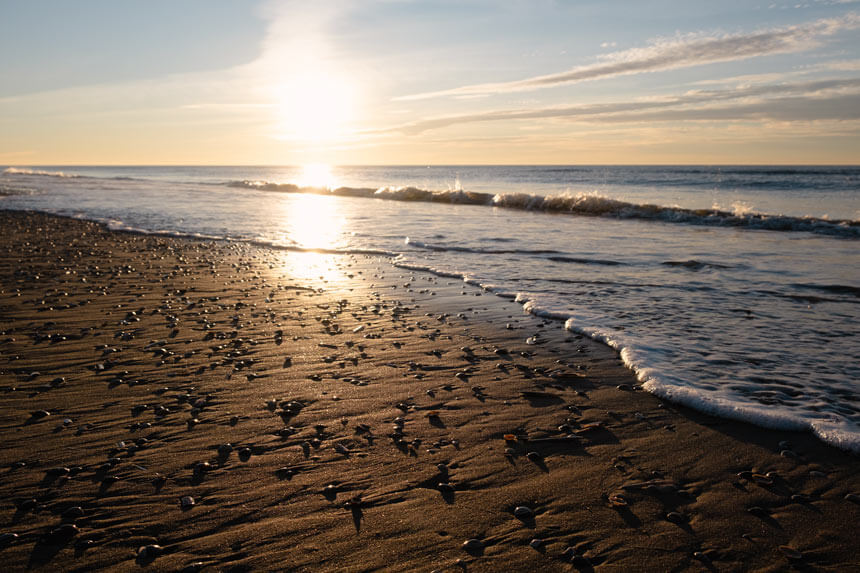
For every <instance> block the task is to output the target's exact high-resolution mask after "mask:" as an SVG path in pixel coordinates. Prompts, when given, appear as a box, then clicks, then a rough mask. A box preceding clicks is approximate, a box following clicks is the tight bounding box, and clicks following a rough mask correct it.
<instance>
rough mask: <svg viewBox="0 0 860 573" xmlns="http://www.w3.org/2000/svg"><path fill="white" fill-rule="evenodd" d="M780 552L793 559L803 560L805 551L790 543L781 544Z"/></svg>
mask: <svg viewBox="0 0 860 573" xmlns="http://www.w3.org/2000/svg"><path fill="white" fill-rule="evenodd" d="M779 550H780V552H781V553H782V554H783V555H785V556H786V557H787V558H788V559H789V560H791V561H802V560H803V553H801V552H800V551H798V550H797V549H795V548H794V547H789V546H788V545H780V546H779Z"/></svg>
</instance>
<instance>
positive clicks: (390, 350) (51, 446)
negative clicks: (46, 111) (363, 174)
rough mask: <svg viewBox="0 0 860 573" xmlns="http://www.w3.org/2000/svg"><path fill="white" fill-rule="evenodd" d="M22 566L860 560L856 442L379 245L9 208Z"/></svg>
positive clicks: (3, 414) (4, 383) (706, 564)
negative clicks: (133, 230)
mask: <svg viewBox="0 0 860 573" xmlns="http://www.w3.org/2000/svg"><path fill="white" fill-rule="evenodd" d="M0 229H2V237H3V242H2V248H0V397H2V403H0V404H2V406H0V438H2V443H3V447H2V449H0V476H2V479H0V559H2V560H3V563H4V565H5V569H6V570H9V571H23V570H40V571H97V570H111V571H236V572H238V571H293V570H295V571H375V570H390V571H434V570H437V571H463V570H466V571H577V570H579V571H591V570H594V571H745V570H756V571H786V570H798V571H851V570H860V540H859V539H858V535H857V530H858V523H860V460H858V459H857V458H855V457H852V456H849V455H846V454H844V453H842V452H840V451H838V450H835V449H833V448H831V447H828V446H825V445H823V444H822V443H820V442H819V441H817V440H816V439H815V438H813V437H812V436H809V435H805V434H797V433H790V432H777V431H769V430H762V429H760V428H756V427H753V426H750V425H745V424H740V423H736V422H730V421H725V420H719V419H715V418H711V417H708V416H704V415H701V414H697V413H695V412H691V411H689V410H685V409H681V408H678V407H676V406H673V405H672V404H669V403H664V402H661V401H660V400H658V399H656V398H655V397H653V396H651V395H649V394H647V393H645V392H642V391H640V390H638V389H637V384H636V380H635V379H634V377H633V375H632V374H631V373H630V371H628V370H627V369H626V368H624V367H623V365H622V364H621V362H620V360H619V359H618V357H617V356H616V354H615V353H614V351H612V350H610V349H609V348H606V347H604V346H602V345H599V344H597V343H594V342H592V341H590V340H587V339H584V338H582V337H580V336H577V335H572V334H570V333H567V332H565V331H563V329H562V328H561V327H560V325H559V324H557V323H550V322H546V321H542V320H541V319H537V318H534V317H531V316H529V315H526V314H524V313H523V312H522V309H521V307H520V306H519V305H518V304H516V303H514V302H511V301H506V300H502V299H500V298H498V297H495V296H492V295H489V294H486V293H482V292H481V291H480V290H477V289H475V288H473V287H470V286H468V285H464V284H462V283H460V282H457V281H453V280H447V279H440V278H438V277H433V276H430V275H422V274H418V273H413V272H410V271H405V270H403V269H398V268H396V267H394V266H392V265H391V264H390V263H389V262H388V261H386V260H383V259H379V258H372V257H355V256H346V255H322V254H313V253H311V254H302V253H296V252H288V251H279V250H274V249H265V248H260V247H255V246H252V245H247V244H229V243H219V242H205V241H194V240H186V239H175V238H169V237H157V236H143V235H134V234H129V233H113V232H110V231H107V230H106V229H105V228H104V227H102V226H100V225H98V224H95V223H90V222H84V221H77V220H73V219H66V218H60V217H53V216H48V215H43V214H34V213H14V212H0Z"/></svg>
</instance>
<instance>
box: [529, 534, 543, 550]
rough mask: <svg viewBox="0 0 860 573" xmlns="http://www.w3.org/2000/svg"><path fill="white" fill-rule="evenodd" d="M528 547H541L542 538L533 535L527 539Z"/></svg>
mask: <svg viewBox="0 0 860 573" xmlns="http://www.w3.org/2000/svg"><path fill="white" fill-rule="evenodd" d="M529 547H531V548H532V549H535V550H537V549H540V548H541V547H543V539H538V538H537V537H535V538H534V539H532V540H531V541H529Z"/></svg>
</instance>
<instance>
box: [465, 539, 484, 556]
mask: <svg viewBox="0 0 860 573" xmlns="http://www.w3.org/2000/svg"><path fill="white" fill-rule="evenodd" d="M463 549H465V550H466V551H468V552H470V553H479V552H481V551H483V550H484V542H483V541H481V540H480V539H467V540H466V541H464V542H463Z"/></svg>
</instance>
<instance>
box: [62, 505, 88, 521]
mask: <svg viewBox="0 0 860 573" xmlns="http://www.w3.org/2000/svg"><path fill="white" fill-rule="evenodd" d="M83 516H84V509H83V508H82V507H80V506H75V507H70V508H69V509H67V510H66V511H64V512H63V513H62V517H63V518H64V519H77V518H78V517H83Z"/></svg>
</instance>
